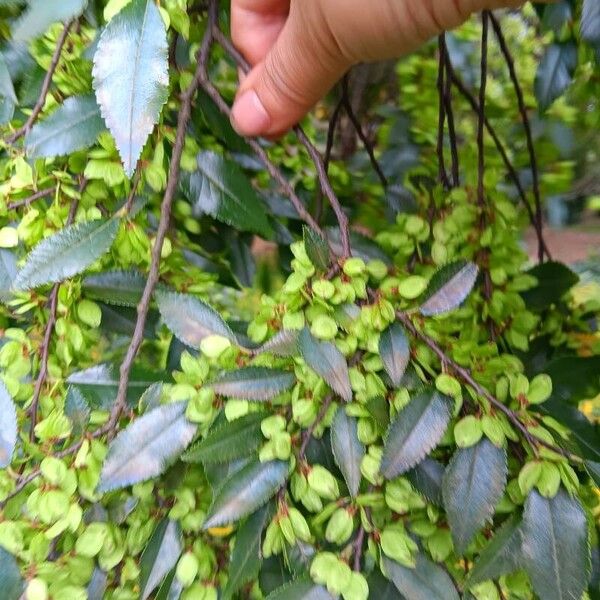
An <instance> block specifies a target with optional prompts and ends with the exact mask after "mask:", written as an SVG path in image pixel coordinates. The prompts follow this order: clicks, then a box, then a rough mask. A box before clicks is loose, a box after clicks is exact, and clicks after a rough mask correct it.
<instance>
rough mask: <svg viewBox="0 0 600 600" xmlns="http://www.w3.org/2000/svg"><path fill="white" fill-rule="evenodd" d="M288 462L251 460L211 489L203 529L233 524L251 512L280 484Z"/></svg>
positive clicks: (284, 480)
mask: <svg viewBox="0 0 600 600" xmlns="http://www.w3.org/2000/svg"><path fill="white" fill-rule="evenodd" d="M288 468H289V467H288V463H287V462H282V461H271V462H265V463H261V462H258V461H253V462H251V463H249V464H248V465H246V466H245V467H244V468H242V469H241V470H240V471H237V472H236V473H234V474H233V475H231V476H230V477H229V478H228V479H227V480H226V481H225V482H224V483H223V485H222V486H221V487H219V489H218V490H217V491H216V492H215V496H214V497H213V502H212V505H211V507H210V509H209V511H208V515H207V517H206V521H205V522H204V525H203V529H210V528H211V527H218V526H220V525H227V524H229V523H234V522H235V521H238V520H239V519H242V518H244V517H245V516H246V515H249V514H252V513H253V512H254V511H255V510H256V509H258V508H260V507H261V506H262V505H263V504H265V503H266V502H267V501H268V500H270V499H271V498H272V497H273V495H274V494H275V493H276V492H277V490H278V489H279V488H280V487H281V486H282V485H284V483H285V482H286V480H287V476H288Z"/></svg>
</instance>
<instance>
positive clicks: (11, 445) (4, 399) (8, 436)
mask: <svg viewBox="0 0 600 600" xmlns="http://www.w3.org/2000/svg"><path fill="white" fill-rule="evenodd" d="M16 443H17V411H16V409H15V404H14V402H13V399H12V398H11V397H10V394H9V392H8V390H7V389H6V386H5V385H4V382H3V381H2V380H1V379H0V469H4V468H6V467H8V465H10V462H11V460H12V455H13V452H14V451H15V444H16Z"/></svg>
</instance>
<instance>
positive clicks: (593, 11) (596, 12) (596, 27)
mask: <svg viewBox="0 0 600 600" xmlns="http://www.w3.org/2000/svg"><path fill="white" fill-rule="evenodd" d="M581 37H582V39H584V40H585V41H586V42H589V43H590V44H594V45H598V44H600V3H599V2H598V0H583V10H582V12H581Z"/></svg>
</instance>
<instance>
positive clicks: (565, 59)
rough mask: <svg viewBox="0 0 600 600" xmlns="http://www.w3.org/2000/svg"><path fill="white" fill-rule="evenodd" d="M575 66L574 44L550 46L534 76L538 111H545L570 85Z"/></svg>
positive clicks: (575, 53) (575, 48)
mask: <svg viewBox="0 0 600 600" xmlns="http://www.w3.org/2000/svg"><path fill="white" fill-rule="evenodd" d="M576 66H577V47H576V46H575V44H574V43H572V42H568V43H565V44H552V45H551V46H548V47H547V48H546V52H545V54H544V56H543V57H542V60H541V61H540V64H539V67H538V70H537V74H536V76H535V97H536V98H537V101H538V104H539V105H540V110H542V111H545V110H546V109H547V108H549V107H550V105H551V104H552V103H553V102H554V101H555V100H556V99H557V98H558V97H559V96H562V94H563V93H564V92H565V90H566V89H567V88H568V87H569V86H570V85H571V81H572V79H573V72H574V71H575V67H576Z"/></svg>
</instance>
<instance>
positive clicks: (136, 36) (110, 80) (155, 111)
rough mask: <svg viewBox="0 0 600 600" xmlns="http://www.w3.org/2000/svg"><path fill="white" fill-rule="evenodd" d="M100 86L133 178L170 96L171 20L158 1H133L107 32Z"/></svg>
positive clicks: (97, 77) (100, 54)
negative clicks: (167, 22) (164, 16)
mask: <svg viewBox="0 0 600 600" xmlns="http://www.w3.org/2000/svg"><path fill="white" fill-rule="evenodd" d="M93 76H94V81H93V85H94V90H95V91H96V99H97V100H98V104H99V105H100V109H101V112H102V116H103V117H104V120H105V122H106V125H107V127H108V129H109V130H110V132H111V134H112V135H113V137H114V138H115V142H116V144H117V148H118V150H119V154H120V155H121V160H122V161H123V167H124V168H125V173H126V174H127V175H128V176H129V177H131V175H133V172H134V170H135V167H136V164H137V162H138V159H139V157H140V154H141V152H142V148H143V147H144V144H145V143H146V140H147V139H148V136H149V135H150V134H151V133H152V130H153V129H154V126H155V125H156V123H158V119H159V117H160V113H161V111H162V107H163V105H164V104H165V102H166V101H167V98H168V96H169V62H168V43H167V32H166V30H165V24H164V22H163V20H162V17H161V16H160V12H159V10H158V7H157V6H156V4H155V3H154V2H153V0H132V2H131V3H130V4H128V5H127V6H126V7H125V8H123V10H121V11H120V12H119V13H118V14H117V15H115V17H113V19H112V20H111V21H110V22H109V23H108V25H107V26H106V27H105V28H104V29H103V30H102V33H101V35H100V41H99V42H98V48H97V50H96V53H95V55H94V68H93Z"/></svg>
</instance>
